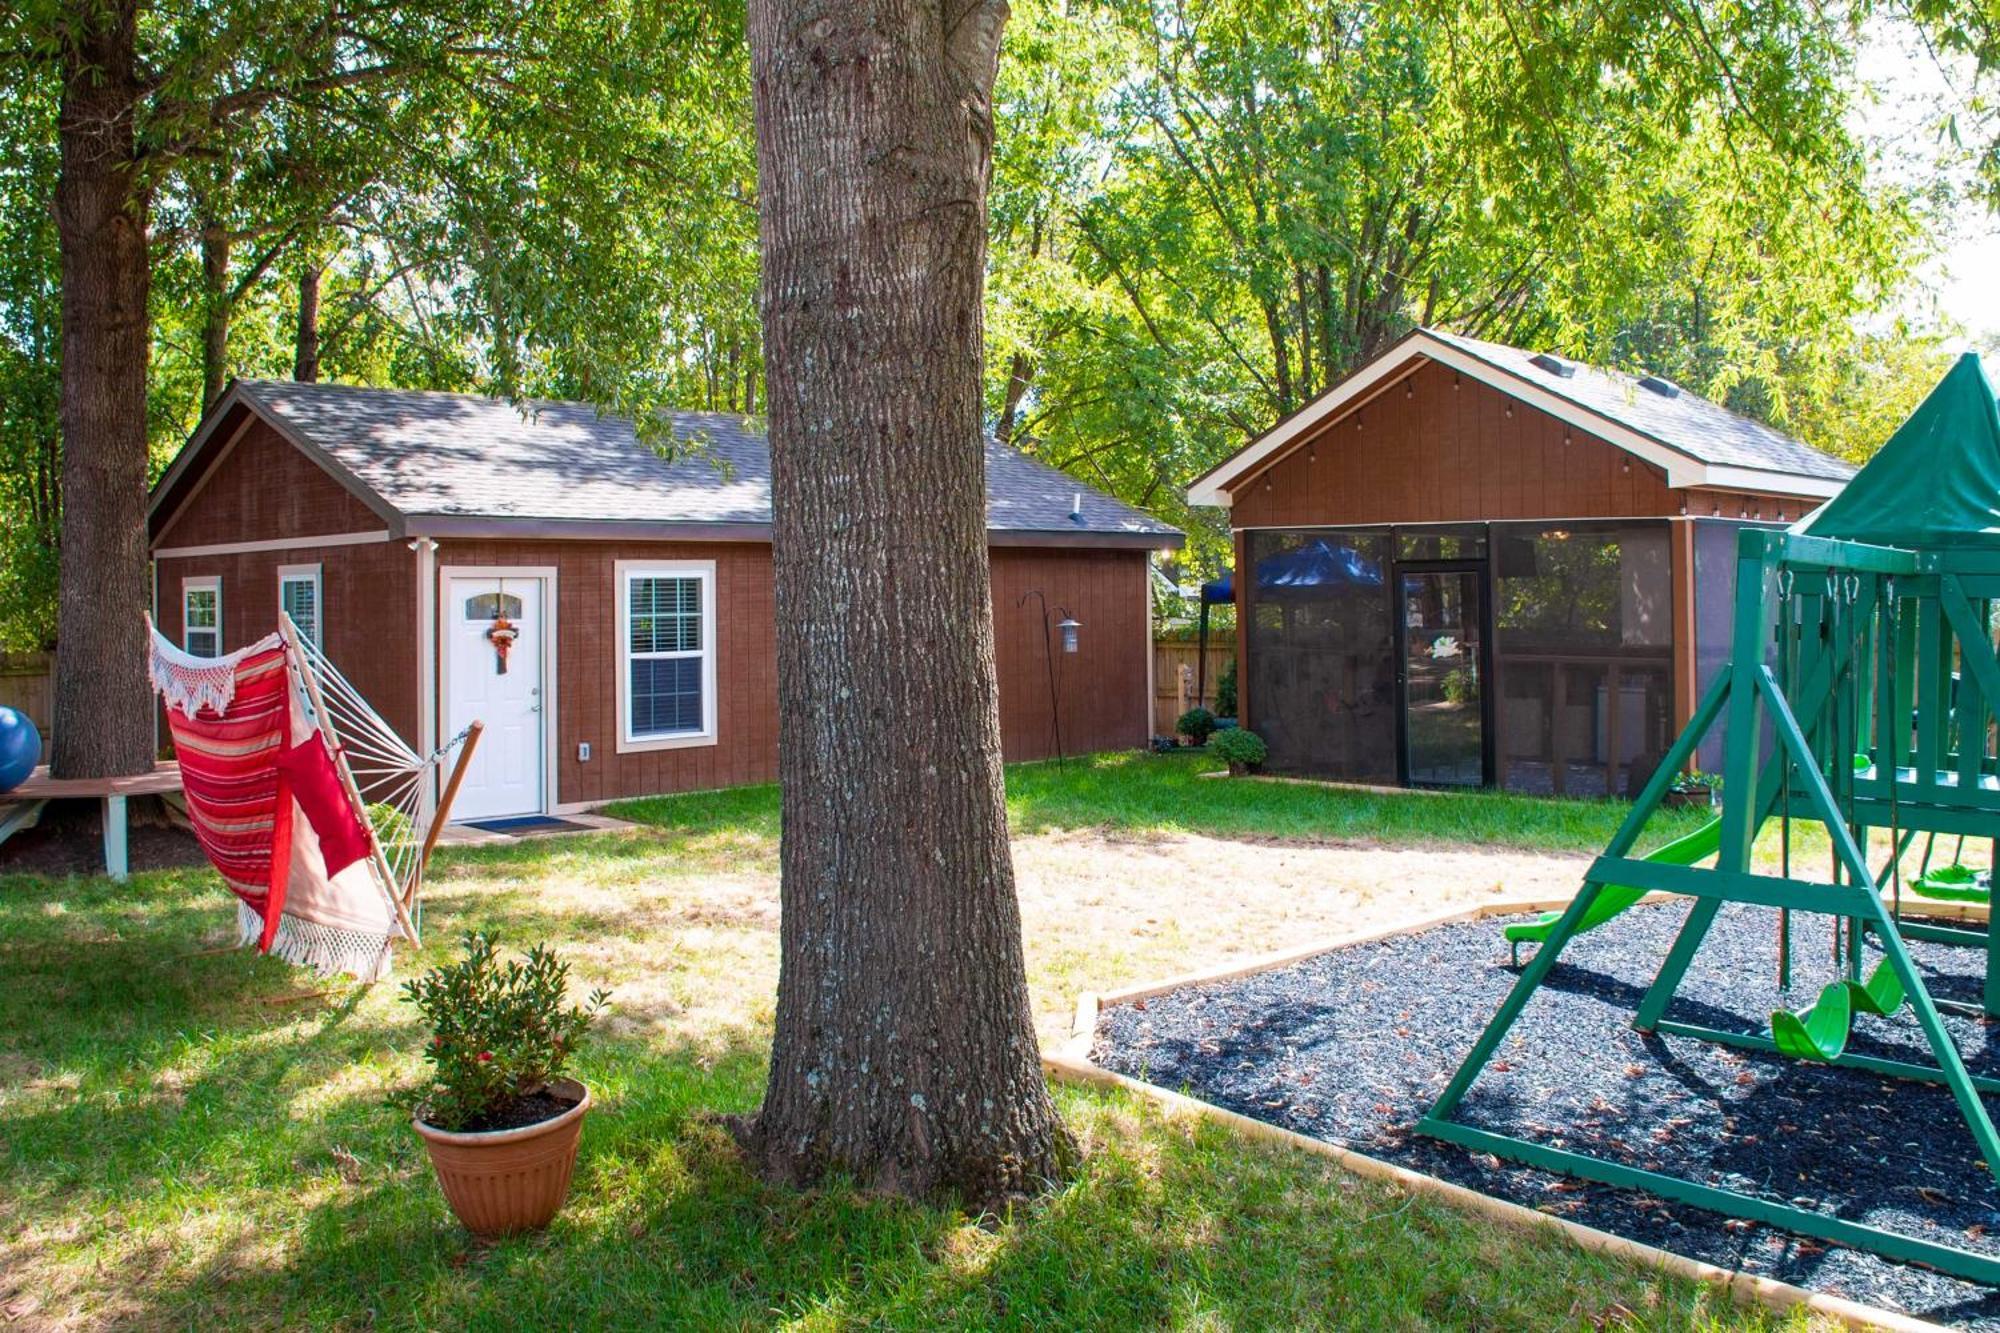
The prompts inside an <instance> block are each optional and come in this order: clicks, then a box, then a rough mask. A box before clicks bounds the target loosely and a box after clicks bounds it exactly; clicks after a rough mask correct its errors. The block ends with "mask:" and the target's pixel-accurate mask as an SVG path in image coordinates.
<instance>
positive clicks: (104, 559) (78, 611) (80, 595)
mask: <svg viewBox="0 0 2000 1333" xmlns="http://www.w3.org/2000/svg"><path fill="white" fill-rule="evenodd" d="M137 19H138V4H137V0H103V2H102V3H98V4H92V5H86V6H83V7H81V8H80V9H79V10H78V11H77V16H76V20H75V27H74V29H73V30H72V31H73V33H74V38H73V41H72V43H71V45H70V46H69V48H68V49H67V50H66V51H65V52H64V70H63V90H62V105H61V108H60V111H59V114H58V120H57V134H58V136H59V138H60V141H61V146H62V166H61V171H60V175H59V176H58V178H57V181H56V227H57V234H58V240H59V245H60V249H61V254H62V436H63V481H62V486H63V520H62V591H61V597H60V599H59V606H58V609H57V630H56V633H57V663H56V706H55V753H54V757H53V761H52V762H53V765H54V767H55V771H56V774H57V776H59V777H72V778H74V777H102V776H106V775H111V774H121V773H138V772H144V771H145V770H146V769H147V768H149V767H150V766H151V764H152V760H153V700H152V693H151V691H150V690H149V689H148V687H147V685H146V639H145V630H144V626H143V624H142V622H141V620H140V612H142V611H143V610H145V608H146V602H147V598H146V352H147V324H146V296H147V284H148V281H149V273H148V270H147V256H146V198H145V195H144V193H143V192H142V190H141V188H140V185H139V181H138V175H137V154H136V144H135V141H134V129H133V126H134V115H133V113H134V109H135V104H136V102H137V100H138V98H139V95H140V89H139V80H138V75H137V65H136V60H135V54H134V44H135V40H136V35H137Z"/></svg>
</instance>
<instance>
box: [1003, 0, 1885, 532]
mask: <svg viewBox="0 0 2000 1333" xmlns="http://www.w3.org/2000/svg"><path fill="white" fill-rule="evenodd" d="M1016 31H1017V32H1018V33H1024V34H1026V39H1025V40H1023V41H1021V42H1019V43H1017V44H1014V45H1011V46H1010V51H1009V56H1010V58H1009V60H1008V62H1007V63H1006V64H1005V65H1004V66H1003V71H1002V82H1001V92H1000V97H1001V104H1002V106H1003V108H1005V109H1006V112H1007V113H1008V120H1007V123H1008V124H1010V125H1015V124H1019V125H1025V126H1026V127H1027V130H1026V137H1025V138H1024V140H1023V141H1022V142H1021V143H1020V144H1018V145H1011V146H1010V145H1009V144H1008V143H1006V142H1005V141H1004V140H1003V144H1002V148H1001V150H1000V153H999V156H998V159H997V178H996V187H995V214H996V220H997V221H998V223H999V225H1000V226H1001V227H1003V228H1004V229H1005V230H1003V231H1002V232H1001V233H1000V235H1001V237H1002V239H1003V241H1004V242H1005V248H1004V249H1003V252H1002V255H1001V258H1000V259H999V260H998V261H997V262H996V265H995V285H996V288H997V295H996V300H995V308H996V337H995V340H994V348H993V351H992V353H991V356H990V359H989V366H988V371H987V383H988V404H989V410H990V411H992V412H993V413H994V415H995V417H996V419H998V420H999V421H1000V422H1001V423H1002V424H1003V426H1004V427H1006V428H1007V429H1009V430H1010V431H1011V432H1012V433H1013V434H1015V435H1016V436H1017V438H1019V439H1021V440H1023V441H1025V442H1027V443H1029V444H1030V445H1031V446H1032V447H1035V448H1037V449H1039V450H1041V451H1042V452H1043V453H1044V455H1045V456H1046V457H1047V458H1049V460H1050V461H1052V462H1055V463H1057V464H1059V465H1066V466H1072V467H1078V468H1081V469H1083V470H1085V471H1086V472H1087V473H1088V474H1089V475H1091V476H1092V478H1093V479H1094V480H1097V481H1099V482H1100V483H1101V484H1105V485H1107V486H1110V487H1111V488H1112V489H1114V490H1116V491H1117V492H1119V493H1120V494H1121V495H1123V496H1125V497H1126V498H1128V499H1132V500H1136V501H1139V502H1141V503H1148V504H1151V505H1153V506H1155V507H1159V508H1162V509H1164V510H1165V511H1166V512H1169V513H1175V514H1176V516H1177V517H1179V518H1180V519H1181V520H1182V521H1183V522H1185V523H1187V524H1189V525H1190V526H1193V527H1196V528H1197V529H1201V528H1204V527H1206V526H1207V525H1206V521H1205V519H1204V516H1202V515H1197V514H1188V513H1186V512H1185V511H1184V510H1178V497H1177V494H1176V487H1177V484H1180V483H1184V482H1185V481H1186V479H1187V478H1188V477H1189V476H1192V475H1194V474H1195V473H1198V472H1200V471H1201V470H1203V469H1204V468H1205V467H1206V466H1208V465H1209V464H1211V463H1213V462H1214V461H1215V460H1216V459H1218V458H1219V457H1221V456H1222V455H1223V454H1225V453H1227V452H1228V451H1229V450H1230V449H1232V448H1234V447H1235V446H1236V445H1238V444H1240V443H1241V442H1242V441H1243V440H1244V439H1245V438H1246V437H1248V436H1250V435H1253V434H1255V433H1256V432H1257V431H1259V430H1260V429H1262V428H1263V427H1264V426H1265V425H1268V424H1269V423H1270V422H1271V421H1273V420H1275V419H1276V418H1278V417H1280V416H1283V415H1284V414H1286V413H1287V412H1289V411H1292V410H1294V409H1295V408H1297V407H1298V406H1300V405H1301V404H1303V403H1304V402H1306V401H1307V400H1309V399H1310V398H1311V397H1313V396H1314V395H1316V394H1318V393H1319V392H1321V391H1323V390H1324V389H1325V388H1326V387H1327V386H1328V385H1329V384H1330V383H1332V382H1333V381H1335V380H1337V379H1339V378H1340V377H1341V376H1342V375H1344V374H1345V373H1346V372H1347V371H1348V370H1350V369H1351V368H1353V367H1354V366H1355V365H1357V364H1358V363H1360V362H1361V361H1363V360H1365V359H1367V358H1368V357H1370V356H1372V355H1373V354H1374V353H1375V352H1377V351H1379V350H1380V349H1381V348H1382V347H1383V346H1385V345H1386V344H1387V343H1388V342H1389V341H1390V340H1392V339H1393V338H1395V337H1397V336H1400V335H1401V334H1402V333H1403V332H1405V331H1406V330H1408V329H1409V328H1410V327H1411V326H1412V325H1414V324H1417V323H1428V324H1436V325H1442V326H1445V327H1448V328H1453V329H1456V330H1459V331H1462V332H1466V333H1471V334H1475V335H1479V336H1485V337H1491V338H1496V339H1499V340H1502V341H1511V342H1517V343H1524V344H1529V345H1536V346H1542V347H1547V348H1549V349H1551V350H1559V351H1563V352H1566V353H1569V354H1572V355H1577V356H1583V357H1587V358H1589V359H1592V360H1596V361H1603V362H1616V363H1624V364H1644V365H1647V366H1649V368H1655V369H1659V370H1662V371H1665V372H1666V373H1670V374H1674V375H1676V376H1677V377H1680V378H1683V379H1684V380H1685V381H1686V382H1688V383H1689V384H1691V385H1693V386H1696V387H1699V388H1701V389H1704V390H1706V391H1709V392H1713V393H1718V394H1723V395H1729V396H1733V398H1734V400H1735V401H1737V402H1738V403H1739V404H1740V405H1743V406H1746V407H1748V408H1749V409H1750V410H1753V411H1757V412H1761V413H1762V414H1764V415H1766V416H1770V417H1772V418H1774V419H1777V420H1781V421H1783V420H1790V419H1794V418H1797V419H1799V420H1804V419H1807V417H1808V415H1810V414H1811V413H1813V412H1814V411H1815V410H1818V416H1817V418H1816V419H1817V420H1820V421H1825V420H1829V419H1832V418H1833V414H1831V413H1828V412H1826V411H1824V410H1823V408H1824V404H1825V403H1826V402H1827V401H1829V399H1831V398H1832V397H1834V396H1835V395H1837V394H1838V393H1839V392H1841V391H1842V386H1843V384H1844V383H1845V381H1844V380H1843V377H1842V374H1841V371H1840V367H1841V366H1842V365H1843V364H1844V363H1845V361H1846V358H1847V357H1848V355H1849V353H1850V352H1851V350H1852V347H1853V339H1854V333H1853V318H1854V316H1855V315H1856V314H1857V313H1859V312H1862V311H1867V310H1872V309H1875V308H1878V307H1879V306H1881V305H1882V304H1883V303H1884V302H1885V301H1886V300H1887V299H1888V298H1889V296H1891V295H1892V294H1893V293H1894V292H1895V290H1896V288H1897V285H1898V284H1899V283H1900V282H1901V281H1903V279H1904V277H1905V275H1906V274H1907V272H1908V268H1909V264H1910V262H1911V260H1912V259H1913V258H1915V257H1916V256H1917V255H1918V254H1919V253H1920V244H1921V237H1920V236H1919V234H1918V232H1917V228H1916V221H1915V218H1914V216H1913V214H1912V210H1911V208H1910V206H1909V200H1908V199H1907V198H1905V197H1904V196H1903V195H1902V194H1900V193H1898V192H1897V191H1895V190H1893V189H1889V188H1885V187H1883V186H1881V185H1879V184H1876V183H1873V182H1871V181H1870V180H1869V178H1868V173H1867V169H1866V168H1867V161H1866V154H1865V152H1864V151H1863V149H1862V147H1861V146H1860V145H1859V144H1858V143H1857V142H1856V141H1855V139H1854V138H1853V136H1852V134H1851V132H1850V131H1849V129H1848V127H1847V125H1846V123H1845V121H1844V118H1843V117H1844V112H1845V111H1846V106H1847V104H1846V101H1845V92H1844V90H1845V88H1846V87H1847V86H1848V75H1849V73H1850V71H1849V69H1848V61H1849V56H1848V48H1847V44H1846V42H1845V41H1844V38H1845V36H1846V30H1845V29H1844V28H1843V27H1841V26H1840V25H1839V24H1838V23H1837V22H1835V21H1834V20H1832V19H1828V18H1825V17H1823V16H1821V15H1820V14H1819V13H1818V12H1817V11H1813V10H1809V9H1805V8H1801V7H1797V6H1792V5H1789V4H1786V3H1776V4H1759V5H1752V6H1748V7H1733V8H1730V9H1727V10H1714V9H1711V8H1710V7H1708V6H1705V5H1700V4H1684V3H1658V0H1630V2H1629V3H1623V4H1618V5H1613V6H1610V7H1608V8H1607V7H1604V6H1597V5H1584V4H1555V5H1543V6H1535V7H1533V8H1532V10H1531V11H1518V10H1515V9H1504V8H1503V9H1496V8H1494V7H1492V6H1485V5H1470V4H1465V3H1461V2H1460V0H1375V2H1370V3H1345V2H1341V0H1335V2H1333V3H1325V2H1321V3H1313V4H1309V5H1296V4H1285V3H1277V2H1276V0H1216V3H1210V4H1205V5H1202V6H1198V7H1196V6H1178V5H1161V4H1156V3H1149V2H1147V0H1129V2H1127V0H1107V3H1104V4H1101V5H1096V6H1074V5H1072V6H1066V7H1061V6H1044V5H1042V4H1027V5H1024V7H1023V13H1022V14H1020V15H1018V16H1017V28H1016ZM1045 33H1046V34H1047V35H1046V36H1045V35H1044V34H1045ZM1058 127H1060V128H1058ZM1065 131H1066V132H1065ZM1024 238H1026V239H1025V240H1024ZM1024 246H1025V249H1026V251H1027V254H1028V256H1029V257H1028V258H1026V259H1024V258H1023V253H1022V252H1023V249H1024ZM1218 545H1219V544H1217V543H1214V542H1213V540H1212V539H1211V542H1210V549H1211V550H1215V549H1217V547H1218Z"/></svg>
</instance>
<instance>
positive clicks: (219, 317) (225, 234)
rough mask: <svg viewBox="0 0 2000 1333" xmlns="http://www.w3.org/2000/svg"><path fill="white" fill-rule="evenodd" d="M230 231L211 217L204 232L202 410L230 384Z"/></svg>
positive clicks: (202, 256) (202, 251) (202, 243)
mask: <svg viewBox="0 0 2000 1333" xmlns="http://www.w3.org/2000/svg"><path fill="white" fill-rule="evenodd" d="M230 249H231V246H230V242H229V229H228V227H226V226H225V225H224V224H223V223H222V222H221V221H220V220H219V219H214V218H211V219H209V220H208V221H207V222H205V223H204V224H203V226H202V229H201V296H202V320H201V410H202V411H204V412H206V411H208V409H209V408H211V407H213V406H215V400H216V399H218V398H220V397H222V391H223V389H224V388H226V387H227V386H228V384H229V317H230V314H231V306H232V305H233V304H234V302H232V301H231V300H230V291H229V252H230Z"/></svg>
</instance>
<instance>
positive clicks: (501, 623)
mask: <svg viewBox="0 0 2000 1333" xmlns="http://www.w3.org/2000/svg"><path fill="white" fill-rule="evenodd" d="M506 605H507V583H506V580H504V579H503V580H501V583H500V590H499V593H498V595H496V596H495V597H494V599H493V623H492V624H491V625H488V626H487V627H486V641H487V642H488V643H490V644H492V645H493V662H494V665H495V666H496V667H497V668H498V671H497V674H499V675H502V676H504V675H506V674H507V650H508V649H510V648H512V647H513V646H514V640H516V639H518V638H520V637H521V630H520V627H519V626H517V625H516V624H515V623H514V622H513V621H511V620H509V619H507V612H506V610H505V609H504V608H505V607H506Z"/></svg>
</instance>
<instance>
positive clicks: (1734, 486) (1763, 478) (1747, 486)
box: [1705, 464, 1847, 500]
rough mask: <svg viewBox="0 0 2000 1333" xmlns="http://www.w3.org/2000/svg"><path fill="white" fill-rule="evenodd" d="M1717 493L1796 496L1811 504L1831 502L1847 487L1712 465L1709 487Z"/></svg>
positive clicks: (1820, 479) (1822, 479)
mask: <svg viewBox="0 0 2000 1333" xmlns="http://www.w3.org/2000/svg"><path fill="white" fill-rule="evenodd" d="M1705 484H1706V485H1708V486H1709V487H1711V488H1713V489H1716V490H1732V491H1751V492H1755V493H1758V494H1763V495H1796V496H1800V497H1803V498H1805V499H1809V500H1831V499H1832V498H1833V497H1834V496H1836V495H1838V494H1840V493H1841V491H1842V490H1844V489H1846V486H1847V483H1846V482H1844V481H1835V480H1833V479H1832V478H1829V477H1801V476H1798V475H1796V474H1794V473H1790V472H1763V471H1760V470H1758V469H1756V468H1748V467H1726V466H1723V465H1722V464H1712V465H1710V467H1709V469H1708V481H1707V482H1706V483H1705Z"/></svg>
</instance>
